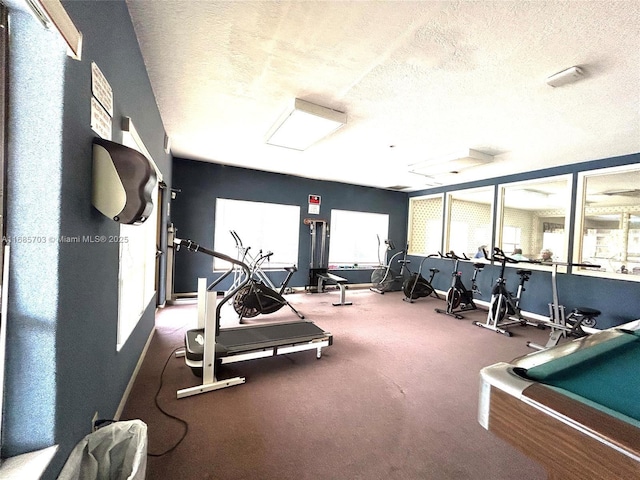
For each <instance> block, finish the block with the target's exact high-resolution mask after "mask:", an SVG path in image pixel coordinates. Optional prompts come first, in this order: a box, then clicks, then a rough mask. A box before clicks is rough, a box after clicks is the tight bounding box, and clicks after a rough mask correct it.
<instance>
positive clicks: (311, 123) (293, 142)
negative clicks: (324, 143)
mask: <svg viewBox="0 0 640 480" xmlns="http://www.w3.org/2000/svg"><path fill="white" fill-rule="evenodd" d="M345 123H347V114H346V113H342V112H338V111H337V110H332V109H330V108H326V107H321V106H319V105H315V104H313V103H309V102H305V101H304V100H300V99H299V98H296V99H295V101H294V102H293V105H292V106H291V108H288V109H287V110H286V111H285V112H284V113H283V114H282V115H281V116H280V118H278V120H277V121H276V123H275V124H274V125H273V127H271V130H269V133H268V134H267V139H266V143H268V144H269V145H275V146H278V147H285V148H291V149H293V150H306V149H307V148H308V147H310V146H311V145H313V144H314V143H316V142H317V141H319V140H321V139H322V138H324V137H326V136H327V135H329V134H331V133H333V132H335V131H336V130H338V129H339V128H340V127H342V126H343V125H344V124H345Z"/></svg>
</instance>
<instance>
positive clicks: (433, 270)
mask: <svg viewBox="0 0 640 480" xmlns="http://www.w3.org/2000/svg"><path fill="white" fill-rule="evenodd" d="M429 271H430V272H433V273H438V272H439V271H440V270H438V269H437V268H430V269H429Z"/></svg>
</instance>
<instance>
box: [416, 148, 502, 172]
mask: <svg viewBox="0 0 640 480" xmlns="http://www.w3.org/2000/svg"><path fill="white" fill-rule="evenodd" d="M492 161H493V155H487V154H486V153H482V152H479V151H477V150H472V149H470V148H468V149H465V150H464V151H462V152H457V153H452V154H449V155H445V156H442V157H437V158H432V159H429V160H425V161H424V162H420V163H415V164H413V165H409V167H410V169H409V172H410V173H415V174H417V175H424V176H427V177H434V176H437V175H444V174H449V173H452V174H455V173H459V172H460V171H462V170H465V169H467V168H471V167H477V166H478V165H484V164H486V163H489V162H492Z"/></svg>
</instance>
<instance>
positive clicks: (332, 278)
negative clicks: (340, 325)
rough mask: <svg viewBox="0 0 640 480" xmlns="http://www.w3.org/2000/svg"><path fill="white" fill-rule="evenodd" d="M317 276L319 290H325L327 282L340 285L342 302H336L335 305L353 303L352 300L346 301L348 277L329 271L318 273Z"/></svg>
mask: <svg viewBox="0 0 640 480" xmlns="http://www.w3.org/2000/svg"><path fill="white" fill-rule="evenodd" d="M316 277H317V278H318V290H317V291H318V292H323V291H324V285H325V284H329V285H338V288H340V302H338V303H334V304H333V306H334V307H340V306H342V305H352V303H351V302H346V301H345V294H346V289H347V287H346V286H345V284H346V283H347V282H348V280H347V279H346V278H342V277H339V276H338V275H334V274H333V273H329V272H323V273H316Z"/></svg>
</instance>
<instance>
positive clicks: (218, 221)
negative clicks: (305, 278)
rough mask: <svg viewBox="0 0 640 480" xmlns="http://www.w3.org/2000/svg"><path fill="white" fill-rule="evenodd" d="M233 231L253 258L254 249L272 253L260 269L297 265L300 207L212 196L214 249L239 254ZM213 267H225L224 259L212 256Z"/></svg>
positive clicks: (219, 268) (230, 254) (226, 265)
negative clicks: (214, 200)
mask: <svg viewBox="0 0 640 480" xmlns="http://www.w3.org/2000/svg"><path fill="white" fill-rule="evenodd" d="M231 231H234V232H236V233H237V235H238V236H239V238H240V240H241V241H242V244H243V246H244V247H245V248H247V247H249V248H250V250H249V253H250V254H251V255H252V256H253V257H255V256H257V254H258V252H259V251H260V250H262V251H263V252H273V256H272V257H271V259H270V261H269V262H268V263H265V264H263V265H262V268H263V269H268V268H274V269H276V268H277V269H279V268H283V267H289V266H291V265H297V263H298V243H299V237H300V207H299V206H297V205H281V204H277V203H263V202H249V201H244V200H229V199H226V198H218V199H216V218H215V235H214V243H213V244H214V246H215V250H216V251H217V252H220V253H223V254H225V255H228V256H230V257H234V258H238V257H240V258H241V257H242V254H241V253H240V252H239V250H238V248H237V245H236V242H235V240H234V238H233V236H232V235H231ZM214 268H215V269H216V270H223V269H226V268H228V264H227V262H224V261H223V260H220V259H218V258H216V259H214Z"/></svg>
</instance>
